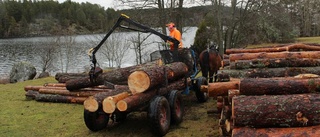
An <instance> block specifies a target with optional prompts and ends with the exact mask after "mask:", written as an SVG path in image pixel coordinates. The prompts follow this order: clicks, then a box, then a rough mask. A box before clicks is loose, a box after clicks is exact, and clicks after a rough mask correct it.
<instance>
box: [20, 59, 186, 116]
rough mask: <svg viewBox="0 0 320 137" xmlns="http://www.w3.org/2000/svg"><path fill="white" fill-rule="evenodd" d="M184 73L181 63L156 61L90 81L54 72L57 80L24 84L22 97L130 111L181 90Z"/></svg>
mask: <svg viewBox="0 0 320 137" xmlns="http://www.w3.org/2000/svg"><path fill="white" fill-rule="evenodd" d="M98 71H100V70H99V69H98ZM188 72H189V71H188V66H187V65H186V64H184V63H182V62H174V63H170V64H166V65H164V64H162V62H161V61H159V60H158V61H154V62H149V63H146V64H142V65H136V66H131V67H127V68H121V69H116V70H111V71H107V72H103V73H102V72H99V73H98V75H97V76H96V79H95V81H94V82H92V81H90V77H89V75H88V74H84V73H79V74H75V73H58V74H57V75H56V77H55V78H56V80H57V81H58V82H59V83H47V84H44V85H42V86H25V87H24V90H25V91H26V94H25V95H26V97H28V98H30V99H35V100H36V101H45V102H59V103H78V104H83V105H84V108H85V110H88V111H89V112H96V111H98V110H103V111H104V112H105V113H108V114H112V113H114V112H115V111H120V112H130V111H133V110H135V109H138V108H140V107H142V106H144V105H146V104H147V103H148V102H149V101H150V100H151V99H152V98H153V97H155V96H157V95H165V94H167V93H169V92H170V91H172V90H183V89H185V88H186V87H187V84H189V82H188V80H187V78H186V76H187V74H188ZM121 83H126V85H120V84H121Z"/></svg>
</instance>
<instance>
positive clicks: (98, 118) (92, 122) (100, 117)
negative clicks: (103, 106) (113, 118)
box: [83, 110, 109, 131]
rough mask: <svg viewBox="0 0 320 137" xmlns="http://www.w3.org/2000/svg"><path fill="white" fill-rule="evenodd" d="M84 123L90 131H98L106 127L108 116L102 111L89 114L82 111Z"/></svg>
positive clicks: (86, 111)
mask: <svg viewBox="0 0 320 137" xmlns="http://www.w3.org/2000/svg"><path fill="white" fill-rule="evenodd" d="M83 115H84V122H85V124H86V126H87V127H88V128H89V129H90V130H91V131H99V130H102V129H104V128H106V127H107V126H108V122H109V115H108V114H106V113H104V112H103V111H99V110H98V111H96V112H90V111H88V110H84V113H83Z"/></svg>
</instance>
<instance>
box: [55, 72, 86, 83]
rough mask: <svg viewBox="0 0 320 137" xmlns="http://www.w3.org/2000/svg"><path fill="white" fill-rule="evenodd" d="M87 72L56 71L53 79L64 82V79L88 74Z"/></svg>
mask: <svg viewBox="0 0 320 137" xmlns="http://www.w3.org/2000/svg"><path fill="white" fill-rule="evenodd" d="M88 75H89V74H88V73H57V74H56V75H55V79H56V80H57V81H58V82H59V83H65V82H66V81H68V80H70V79H78V78H83V77H86V76H88Z"/></svg>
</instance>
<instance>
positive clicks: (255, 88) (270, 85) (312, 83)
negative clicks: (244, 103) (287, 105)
mask: <svg viewBox="0 0 320 137" xmlns="http://www.w3.org/2000/svg"><path fill="white" fill-rule="evenodd" d="M240 83H241V84H240V94H241V95H286V94H301V93H312V92H319V91H320V78H308V79H305V78H292V77H291V78H246V79H242V80H241V81H240Z"/></svg>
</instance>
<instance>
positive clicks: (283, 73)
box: [223, 67, 320, 78]
mask: <svg viewBox="0 0 320 137" xmlns="http://www.w3.org/2000/svg"><path fill="white" fill-rule="evenodd" d="M223 72H224V73H228V74H229V76H230V77H233V78H271V77H293V76H296V75H299V74H304V73H312V74H317V75H320V67H296V68H292V67H290V68H261V69H244V70H223Z"/></svg>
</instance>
